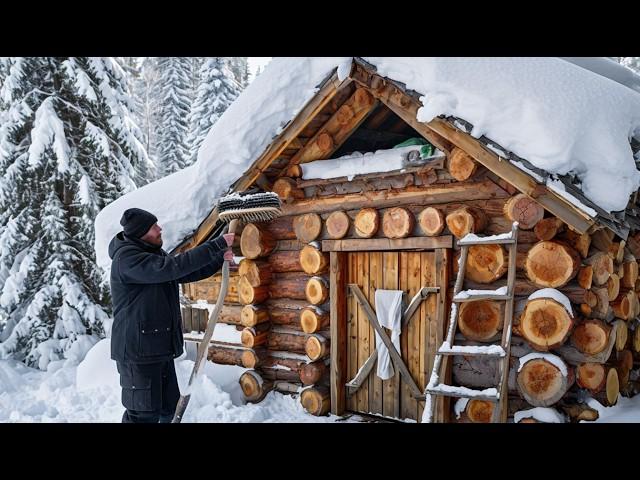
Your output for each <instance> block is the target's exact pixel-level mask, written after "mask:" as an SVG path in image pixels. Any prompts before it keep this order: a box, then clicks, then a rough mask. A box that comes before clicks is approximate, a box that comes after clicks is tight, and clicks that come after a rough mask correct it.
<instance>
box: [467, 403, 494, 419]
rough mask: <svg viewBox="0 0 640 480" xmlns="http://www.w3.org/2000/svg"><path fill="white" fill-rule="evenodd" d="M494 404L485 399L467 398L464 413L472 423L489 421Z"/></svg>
mask: <svg viewBox="0 0 640 480" xmlns="http://www.w3.org/2000/svg"><path fill="white" fill-rule="evenodd" d="M494 406H495V405H494V404H493V403H491V402H488V401H486V400H469V403H467V408H466V409H465V413H466V414H467V416H468V417H469V420H471V421H472V422H473V423H491V419H492V418H493V410H494Z"/></svg>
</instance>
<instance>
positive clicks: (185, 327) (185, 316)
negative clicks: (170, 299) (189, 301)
mask: <svg viewBox="0 0 640 480" xmlns="http://www.w3.org/2000/svg"><path fill="white" fill-rule="evenodd" d="M180 313H181V314H182V333H189V332H190V331H191V307H182V308H181V309H180Z"/></svg>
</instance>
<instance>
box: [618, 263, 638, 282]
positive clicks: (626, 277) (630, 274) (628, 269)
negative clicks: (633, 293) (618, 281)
mask: <svg viewBox="0 0 640 480" xmlns="http://www.w3.org/2000/svg"><path fill="white" fill-rule="evenodd" d="M622 268H623V271H624V273H623V276H622V286H623V287H625V288H635V286H636V280H638V262H636V261H635V260H634V261H629V262H624V263H623V264H622Z"/></svg>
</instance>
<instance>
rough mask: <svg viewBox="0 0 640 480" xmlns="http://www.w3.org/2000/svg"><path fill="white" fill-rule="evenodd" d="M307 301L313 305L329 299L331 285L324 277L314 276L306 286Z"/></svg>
mask: <svg viewBox="0 0 640 480" xmlns="http://www.w3.org/2000/svg"><path fill="white" fill-rule="evenodd" d="M305 295H306V297H307V301H309V303H311V304H312V305H322V304H323V303H325V302H326V301H327V300H328V299H329V286H328V285H327V281H326V280H325V279H324V278H322V277H312V278H310V279H309V280H308V281H307V285H306V287H305Z"/></svg>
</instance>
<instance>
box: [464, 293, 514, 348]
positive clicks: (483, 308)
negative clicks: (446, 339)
mask: <svg viewBox="0 0 640 480" xmlns="http://www.w3.org/2000/svg"><path fill="white" fill-rule="evenodd" d="M458 325H459V326H460V331H461V332H462V334H463V335H464V336H465V337H466V338H467V339H469V340H475V341H478V342H487V341H490V340H492V339H494V338H495V336H496V334H497V333H498V332H499V331H501V330H502V325H503V319H502V303H501V302H496V301H491V300H479V301H476V302H467V303H463V304H462V305H461V306H460V314H459V317H458Z"/></svg>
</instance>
